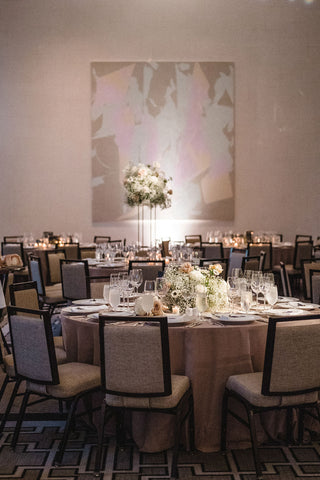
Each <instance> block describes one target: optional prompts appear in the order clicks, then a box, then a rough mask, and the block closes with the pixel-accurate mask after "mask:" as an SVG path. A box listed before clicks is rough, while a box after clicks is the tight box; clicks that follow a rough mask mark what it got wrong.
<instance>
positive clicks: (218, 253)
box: [201, 242, 224, 258]
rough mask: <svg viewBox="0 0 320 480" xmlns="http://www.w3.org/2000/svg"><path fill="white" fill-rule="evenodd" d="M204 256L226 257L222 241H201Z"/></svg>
mask: <svg viewBox="0 0 320 480" xmlns="http://www.w3.org/2000/svg"><path fill="white" fill-rule="evenodd" d="M201 249H202V257H203V258H224V252H223V244H222V242H215V243H211V242H201Z"/></svg>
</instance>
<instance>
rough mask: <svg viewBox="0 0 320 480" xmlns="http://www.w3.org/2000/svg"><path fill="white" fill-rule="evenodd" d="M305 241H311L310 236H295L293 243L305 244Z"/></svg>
mask: <svg viewBox="0 0 320 480" xmlns="http://www.w3.org/2000/svg"><path fill="white" fill-rule="evenodd" d="M305 241H309V242H311V241H312V235H299V234H297V235H296V238H295V242H305Z"/></svg>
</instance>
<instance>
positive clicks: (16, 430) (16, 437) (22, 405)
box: [11, 391, 30, 448]
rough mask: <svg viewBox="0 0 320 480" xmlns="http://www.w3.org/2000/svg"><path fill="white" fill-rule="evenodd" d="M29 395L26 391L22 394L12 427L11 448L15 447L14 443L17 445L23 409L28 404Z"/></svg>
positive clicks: (24, 409)
mask: <svg viewBox="0 0 320 480" xmlns="http://www.w3.org/2000/svg"><path fill="white" fill-rule="evenodd" d="M29 396H30V392H28V391H26V392H25V394H24V396H23V400H22V404H21V407H20V412H19V416H18V420H17V423H16V427H15V429H14V434H13V437H12V441H11V447H12V448H15V447H16V445H17V441H18V437H19V433H20V430H21V425H22V421H23V417H24V414H25V411H26V408H27V405H28V400H29Z"/></svg>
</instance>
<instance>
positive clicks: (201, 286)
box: [196, 283, 207, 293]
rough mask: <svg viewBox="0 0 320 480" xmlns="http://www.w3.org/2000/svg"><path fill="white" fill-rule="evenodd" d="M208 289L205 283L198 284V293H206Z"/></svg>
mask: <svg viewBox="0 0 320 480" xmlns="http://www.w3.org/2000/svg"><path fill="white" fill-rule="evenodd" d="M206 291H207V289H206V287H205V286H204V285H201V283H200V284H198V285H196V293H206Z"/></svg>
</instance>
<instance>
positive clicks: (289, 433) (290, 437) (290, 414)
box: [286, 407, 293, 445]
mask: <svg viewBox="0 0 320 480" xmlns="http://www.w3.org/2000/svg"><path fill="white" fill-rule="evenodd" d="M286 423H287V425H286V429H287V432H286V434H287V443H288V445H292V444H293V435H292V423H293V408H292V407H288V408H287V418H286Z"/></svg>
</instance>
